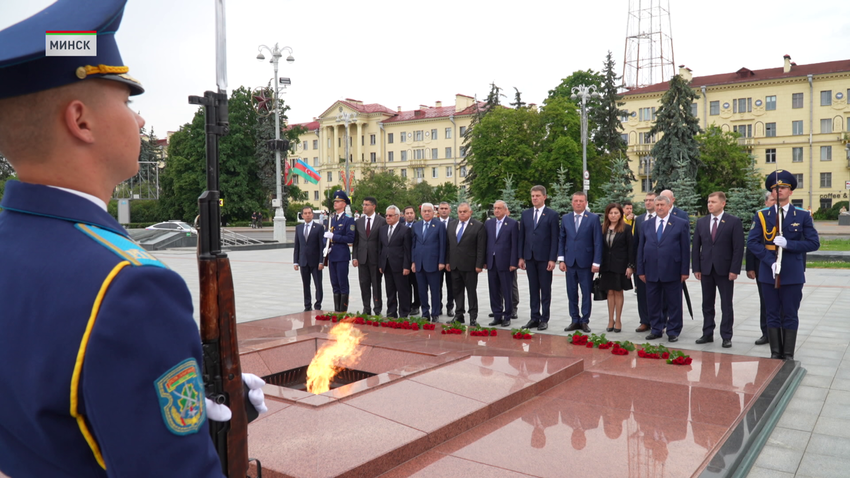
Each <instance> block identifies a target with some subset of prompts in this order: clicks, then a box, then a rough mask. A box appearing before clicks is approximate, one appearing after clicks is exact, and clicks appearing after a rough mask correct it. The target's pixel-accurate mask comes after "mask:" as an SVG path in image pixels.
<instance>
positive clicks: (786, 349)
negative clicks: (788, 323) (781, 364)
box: [782, 329, 797, 360]
mask: <svg viewBox="0 0 850 478" xmlns="http://www.w3.org/2000/svg"><path fill="white" fill-rule="evenodd" d="M796 346H797V331H796V330H791V329H782V350H783V355H785V360H794V348H795V347H796Z"/></svg>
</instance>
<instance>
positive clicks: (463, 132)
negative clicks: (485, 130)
mask: <svg viewBox="0 0 850 478" xmlns="http://www.w3.org/2000/svg"><path fill="white" fill-rule="evenodd" d="M465 134H466V126H461V127H460V135H461V136H463V135H465Z"/></svg>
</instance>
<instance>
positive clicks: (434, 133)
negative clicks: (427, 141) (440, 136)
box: [431, 128, 437, 139]
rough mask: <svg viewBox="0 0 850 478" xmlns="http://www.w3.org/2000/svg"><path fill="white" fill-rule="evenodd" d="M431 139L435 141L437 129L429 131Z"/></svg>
mask: <svg viewBox="0 0 850 478" xmlns="http://www.w3.org/2000/svg"><path fill="white" fill-rule="evenodd" d="M431 139H437V129H436V128H434V129H432V130H431Z"/></svg>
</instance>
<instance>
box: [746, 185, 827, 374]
mask: <svg viewBox="0 0 850 478" xmlns="http://www.w3.org/2000/svg"><path fill="white" fill-rule="evenodd" d="M765 187H766V188H767V190H768V191H772V192H773V194H774V196H775V197H776V206H774V207H772V208H769V209H762V210H761V211H759V212H758V213H757V214H756V216H755V217H754V218H753V228H752V229H750V234H749V236H747V247H748V248H749V249H751V250H752V251H753V254H755V256H756V257H758V259H759V261H760V264H759V271H758V281H759V286H760V287H761V292H762V294H764V301H765V304H766V305H767V310H766V312H767V338H768V340H769V342H770V358H784V359H787V360H793V359H794V349H795V346H796V343H797V329H798V328H799V324H800V320H799V316H798V314H799V309H800V301H802V299H803V284H804V283H805V282H806V273H805V267H806V262H805V255H806V253H807V252H812V251H816V250H818V248H820V238H819V237H818V232H817V231H816V230H815V227H814V223H813V222H812V215H811V214H809V213H808V212H807V211H806V210H804V209H800V208H797V207H794V206H792V205H791V202H790V201H791V194H793V192H794V189H796V188H797V178H795V177H794V175H793V174H791V173H789V172H788V171H784V170H781V169H780V170H778V171H776V172H772V173H770V174H769V175H768V176H767V180H766V181H765ZM780 252H781V260H779V258H780ZM777 276H778V280H779V281H778V283H777V282H776V280H777ZM776 285H779V287H778V288H777V287H776Z"/></svg>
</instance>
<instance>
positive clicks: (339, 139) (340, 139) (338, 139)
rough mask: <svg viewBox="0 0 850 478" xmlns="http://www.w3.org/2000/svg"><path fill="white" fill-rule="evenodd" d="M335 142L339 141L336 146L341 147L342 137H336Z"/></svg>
mask: <svg viewBox="0 0 850 478" xmlns="http://www.w3.org/2000/svg"><path fill="white" fill-rule="evenodd" d="M337 142H338V143H339V146H338V147H339V148H341V147H342V138H337Z"/></svg>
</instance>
